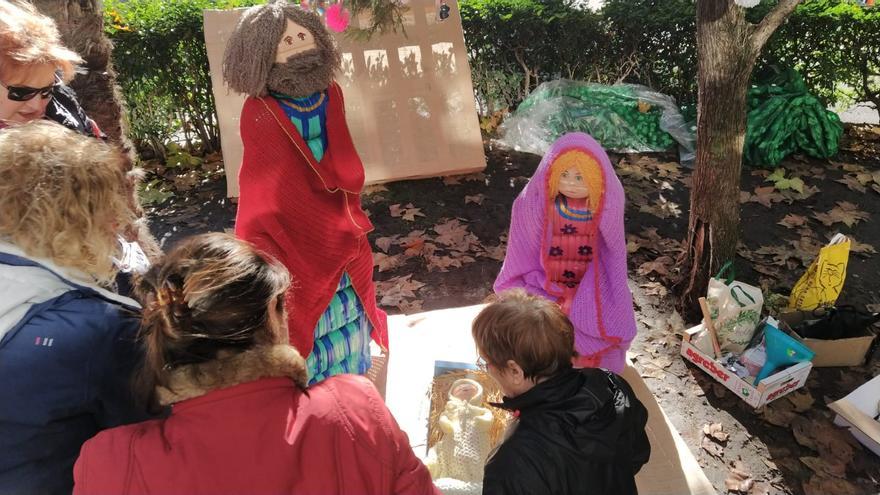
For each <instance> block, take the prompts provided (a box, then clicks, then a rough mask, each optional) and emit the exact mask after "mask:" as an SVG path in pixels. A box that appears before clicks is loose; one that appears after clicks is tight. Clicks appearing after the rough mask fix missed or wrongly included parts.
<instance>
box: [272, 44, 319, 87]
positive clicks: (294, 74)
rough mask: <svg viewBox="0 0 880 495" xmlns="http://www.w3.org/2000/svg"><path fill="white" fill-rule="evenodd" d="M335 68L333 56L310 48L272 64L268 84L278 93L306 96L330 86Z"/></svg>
mask: <svg viewBox="0 0 880 495" xmlns="http://www.w3.org/2000/svg"><path fill="white" fill-rule="evenodd" d="M333 70H334V64H333V63H332V57H330V56H328V55H327V54H326V53H325V52H324V51H322V50H319V49H314V50H309V51H306V52H303V53H301V54H297V55H294V56H292V57H290V58H289V59H287V62H285V63H283V64H275V65H274V66H272V69H271V70H270V71H269V77H268V80H267V81H266V86H267V87H268V88H269V89H270V90H271V91H274V92H276V93H281V94H284V95H287V96H291V97H293V98H306V97H308V96H311V95H313V94H315V93H317V92H318V91H324V90H326V89H327V88H328V87H330V82H331V81H332V80H333Z"/></svg>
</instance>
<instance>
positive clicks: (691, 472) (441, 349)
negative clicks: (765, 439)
mask: <svg viewBox="0 0 880 495" xmlns="http://www.w3.org/2000/svg"><path fill="white" fill-rule="evenodd" d="M480 309H482V306H468V307H464V308H454V309H446V310H440V311H431V312H427V313H419V314H415V315H410V316H392V317H390V318H389V319H388V331H389V338H390V348H391V353H390V355H389V360H388V380H387V383H386V403H387V404H388V408H389V409H390V410H391V412H392V413H393V414H394V417H395V418H396V419H397V422H398V423H399V424H400V426H401V428H403V430H404V431H406V433H407V435H409V438H410V442H411V444H412V447H413V449H414V450H415V452H416V454H417V455H419V456H421V457H424V456H425V455H426V447H427V431H428V419H427V418H428V414H429V409H430V399H429V398H428V392H429V391H430V388H431V382H432V379H433V378H434V366H435V362H436V361H451V362H459V363H473V362H475V361H476V359H477V352H476V349H475V348H474V343H473V339H472V338H471V333H470V328H471V322H472V321H473V319H474V318H475V317H476V315H477V313H479V311H480ZM623 376H624V378H625V379H626V380H627V382H629V384H630V386H632V388H633V390H634V391H635V393H636V395H637V396H638V398H639V400H641V401H642V403H643V404H644V405H645V407H646V408H647V409H648V437H649V438H650V441H651V459H650V461H649V462H648V464H646V465H645V466H644V467H643V468H642V470H641V471H640V472H639V474H638V475H637V476H636V484H637V485H638V489H639V493H640V494H642V495H687V494H693V495H708V494H714V493H716V492H715V490H714V488H713V487H712V484H711V483H710V482H709V480H708V478H706V475H705V474H704V473H703V470H702V469H701V468H700V466H699V464H697V460H696V459H695V458H694V456H693V454H692V453H691V451H690V450H689V449H688V447H687V445H686V444H685V443H684V440H682V438H681V436H680V435H679V434H678V432H677V431H676V430H675V427H674V426H672V423H670V422H669V418H668V417H666V414H665V413H664V412H663V410H662V409H661V408H660V406H659V404H658V403H657V401H656V400H655V399H654V396H653V395H651V392H650V391H649V390H648V387H647V385H646V384H645V382H644V381H643V380H642V378H641V377H640V376H639V373H638V372H637V371H636V370H635V369H634V368H632V367H630V366H628V367H627V368H626V370H625V371H624V374H623Z"/></svg>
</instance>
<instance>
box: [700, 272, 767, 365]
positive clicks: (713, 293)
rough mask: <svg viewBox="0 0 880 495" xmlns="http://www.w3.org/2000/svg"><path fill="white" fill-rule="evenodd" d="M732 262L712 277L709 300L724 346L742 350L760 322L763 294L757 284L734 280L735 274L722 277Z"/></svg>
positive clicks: (724, 347) (726, 348)
mask: <svg viewBox="0 0 880 495" xmlns="http://www.w3.org/2000/svg"><path fill="white" fill-rule="evenodd" d="M732 266H733V265H732V264H731V263H727V264H725V265H724V266H723V267H722V268H721V271H720V272H718V275H716V276H715V277H712V278H710V279H709V288H708V289H707V290H706V303H707V304H708V305H709V313H710V314H711V318H712V321H713V323H714V324H715V332H716V333H717V334H718V343H719V344H720V345H721V350H722V351H730V352H733V353H735V354H740V353H742V352H743V351H744V350H745V348H746V346H748V344H749V341H750V340H751V339H752V335H754V333H755V328H757V326H758V323H760V322H761V309H762V308H763V307H764V295H763V294H762V293H761V289H759V288H758V287H754V286H751V285H749V284H745V283H742V282H738V281H736V280H733V277H732V276H731V277H730V278H728V279H726V280H725V279H722V278H721V277H722V276H723V275H724V273H725V272H726V271H727V270H732Z"/></svg>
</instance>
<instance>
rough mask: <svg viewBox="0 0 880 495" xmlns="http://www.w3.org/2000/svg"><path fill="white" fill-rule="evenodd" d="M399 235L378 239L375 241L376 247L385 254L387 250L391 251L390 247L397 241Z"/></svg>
mask: <svg viewBox="0 0 880 495" xmlns="http://www.w3.org/2000/svg"><path fill="white" fill-rule="evenodd" d="M398 237H400V236H399V235H393V236H391V237H380V238H378V239H376V242H375V244H376V247H377V248H379V249H381V250H382V252H383V253H387V252H388V250H389V249H391V245H392V244H394V243H395V242H396V241H397V238H398Z"/></svg>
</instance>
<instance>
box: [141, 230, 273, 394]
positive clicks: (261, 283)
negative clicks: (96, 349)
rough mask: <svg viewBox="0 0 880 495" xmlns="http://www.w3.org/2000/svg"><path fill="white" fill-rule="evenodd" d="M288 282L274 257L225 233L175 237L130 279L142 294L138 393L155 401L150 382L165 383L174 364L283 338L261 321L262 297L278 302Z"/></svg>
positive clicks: (265, 309)
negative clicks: (145, 269) (152, 262)
mask: <svg viewBox="0 0 880 495" xmlns="http://www.w3.org/2000/svg"><path fill="white" fill-rule="evenodd" d="M289 285H290V276H289V275H288V273H287V270H286V269H285V268H284V267H283V266H282V265H281V264H280V263H278V262H277V261H275V260H274V259H272V258H269V257H268V256H267V255H265V254H263V253H261V252H260V251H258V250H257V249H256V248H255V247H254V246H252V245H251V244H248V243H246V242H244V241H241V240H238V239H236V238H235V237H233V236H231V235H228V234H223V233H211V234H202V235H198V236H194V237H191V238H189V239H187V240H185V241H182V242H181V243H180V244H179V245H178V246H176V247H175V248H174V249H173V250H172V251H171V252H170V253H168V254H167V255H166V256H165V258H164V259H162V260H161V261H160V262H159V263H157V264H155V265H153V266H152V267H151V268H150V270H149V271H148V272H147V273H146V274H145V275H144V276H143V279H142V280H141V281H140V283H139V285H138V287H137V291H138V295H139V296H140V298H141V300H142V301H144V312H143V323H142V327H141V337H142V340H143V342H144V347H145V356H144V367H143V371H142V373H140V375H139V377H138V381H137V383H136V388H137V389H138V390H139V391H140V394H141V396H142V398H144V399H145V400H146V401H147V402H148V403H149V404H151V405H152V406H155V404H156V403H157V400H156V395H155V394H156V387H157V386H163V387H167V386H168V384H169V381H168V379H169V377H170V375H171V372H173V371H174V369H175V368H177V367H179V366H184V365H189V364H198V363H205V362H208V361H212V360H214V359H216V358H217V357H218V354H220V353H239V352H244V351H246V350H248V349H251V348H253V347H255V346H258V345H272V344H278V343H287V332H286V330H284V331H280V333H278V332H273V331H272V329H270V328H269V325H268V323H269V311H271V309H270V307H269V304H270V302H272V301H273V300H275V301H277V304H278V308H279V309H283V299H284V294H285V293H286V291H287V288H288V287H289ZM280 321H282V322H286V317H282V318H280ZM192 378H193V379H194V380H196V381H198V379H199V377H192Z"/></svg>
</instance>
